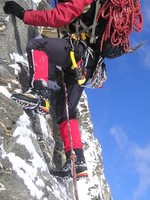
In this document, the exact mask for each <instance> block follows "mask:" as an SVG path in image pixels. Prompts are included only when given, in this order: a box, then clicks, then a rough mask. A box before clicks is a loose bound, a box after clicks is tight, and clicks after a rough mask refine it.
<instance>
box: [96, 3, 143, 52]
mask: <svg viewBox="0 0 150 200" xmlns="http://www.w3.org/2000/svg"><path fill="white" fill-rule="evenodd" d="M100 17H102V18H103V19H105V20H107V21H108V23H107V26H106V29H105V31H104V32H103V35H102V40H101V42H100V51H102V47H103V43H104V42H105V41H107V39H110V42H111V44H112V45H113V46H117V45H121V46H122V47H123V49H124V51H125V52H128V51H129V50H130V49H131V47H130V40H129V39H130V34H131V32H132V31H133V30H135V31H136V32H140V31H141V30H142V26H143V18H142V14H141V7H140V2H139V0H106V1H105V3H104V4H103V6H102V8H100V9H99V12H98V15H97V21H98V20H99V18H100Z"/></svg>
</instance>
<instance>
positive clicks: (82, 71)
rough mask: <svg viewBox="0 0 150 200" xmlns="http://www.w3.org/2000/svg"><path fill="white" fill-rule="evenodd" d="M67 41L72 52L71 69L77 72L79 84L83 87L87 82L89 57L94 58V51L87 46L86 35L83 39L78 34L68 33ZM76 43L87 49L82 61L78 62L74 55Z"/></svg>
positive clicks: (82, 35) (83, 35) (82, 36)
mask: <svg viewBox="0 0 150 200" xmlns="http://www.w3.org/2000/svg"><path fill="white" fill-rule="evenodd" d="M66 39H69V42H70V44H71V48H70V49H69V50H70V59H71V62H72V66H71V69H72V70H75V73H76V77H77V82H78V84H79V85H83V84H84V83H85V82H86V71H87V69H86V67H87V63H88V60H89V56H90V55H91V56H92V52H93V50H92V49H91V48H90V47H88V46H87V44H86V42H85V41H84V40H85V39H86V36H85V34H84V33H82V34H81V37H79V36H77V35H76V34H69V33H67V37H66ZM74 42H78V43H80V44H82V45H83V46H84V48H85V52H84V55H83V56H82V57H81V59H80V60H79V61H78V62H77V61H76V58H75V53H74V51H75V50H74Z"/></svg>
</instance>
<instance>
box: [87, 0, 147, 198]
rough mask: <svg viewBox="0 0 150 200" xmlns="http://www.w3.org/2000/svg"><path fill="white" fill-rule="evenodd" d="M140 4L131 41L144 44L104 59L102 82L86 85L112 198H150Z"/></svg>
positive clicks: (144, 3)
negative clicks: (138, 23) (97, 86)
mask: <svg viewBox="0 0 150 200" xmlns="http://www.w3.org/2000/svg"><path fill="white" fill-rule="evenodd" d="M141 4H142V12H143V16H144V27H143V30H142V32H141V33H136V32H134V33H133V34H132V36H131V44H132V46H136V45H137V44H139V43H140V42H141V41H144V40H147V42H146V44H145V45H144V46H142V47H141V48H140V49H139V50H138V51H137V52H135V53H134V54H128V55H124V56H122V57H119V58H117V59H114V60H106V64H107V73H108V80H107V81H106V83H105V84H104V87H103V88H102V89H95V90H90V89H86V93H87V95H88V100H89V108H90V112H91V118H92V121H93V124H94V133H95V136H96V137H97V138H98V140H99V141H100V143H101V145H102V150H103V151H102V155H103V162H104V170H105V176H106V179H107V181H108V182H109V185H110V187H111V190H112V195H113V198H114V200H141V199H142V200H149V199H150V91H149V87H150V4H149V3H148V1H141Z"/></svg>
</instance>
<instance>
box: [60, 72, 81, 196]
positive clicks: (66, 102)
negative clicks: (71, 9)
mask: <svg viewBox="0 0 150 200" xmlns="http://www.w3.org/2000/svg"><path fill="white" fill-rule="evenodd" d="M62 82H63V86H64V93H65V106H66V115H67V127H68V134H69V139H70V149H71V156H70V159H71V173H72V176H73V186H74V194H75V199H76V200H79V195H78V189H77V178H76V168H75V152H74V151H73V143H72V136H71V127H70V121H69V106H68V93H67V86H66V83H65V80H64V73H63V71H62Z"/></svg>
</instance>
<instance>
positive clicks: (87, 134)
mask: <svg viewBox="0 0 150 200" xmlns="http://www.w3.org/2000/svg"><path fill="white" fill-rule="evenodd" d="M5 2H6V1H2V0H1V2H0V44H1V51H0V199H1V200H11V199H16V200H17V199H19V200H60V199H61V200H71V199H72V200H73V199H75V197H74V189H73V182H72V180H67V181H58V180H57V179H56V178H54V177H53V176H51V174H50V172H49V170H50V169H51V168H53V167H55V166H56V167H61V166H62V165H63V164H64V162H65V160H64V154H63V145H62V142H61V139H60V136H59V133H58V127H57V124H56V123H55V116H54V115H53V112H51V115H47V116H40V115H35V114H33V113H31V112H25V111H23V109H22V108H21V107H20V106H19V105H17V104H16V103H15V102H13V101H12V100H11V98H10V96H11V94H12V93H13V92H15V91H20V89H24V88H25V86H22V85H21V80H22V79H23V77H24V75H28V74H27V71H21V68H20V65H18V64H17V62H18V60H19V62H22V63H23V64H24V63H26V52H25V48H26V44H27V42H28V40H29V39H31V38H33V37H35V34H36V29H35V28H34V27H29V26H27V25H24V24H23V23H22V22H21V21H20V20H18V19H16V18H15V17H14V16H13V17H11V16H7V15H5V14H4V13H3V10H2V8H3V6H4V3H5ZM17 2H20V4H21V5H23V6H24V8H28V6H29V3H30V2H31V1H17ZM27 3H28V4H27ZM30 6H31V5H30ZM22 73H24V75H22ZM20 77H22V79H21V80H20ZM78 119H79V122H80V129H81V134H82V140H83V144H84V153H85V157H86V161H87V165H88V171H89V178H88V179H81V180H79V181H78V183H77V185H78V193H79V199H80V200H82V199H86V200H111V199H112V197H111V192H110V188H109V186H108V183H107V181H106V180H105V175H104V169H103V163H102V156H101V146H100V144H99V142H98V141H97V139H96V138H94V135H93V125H92V122H91V120H90V113H89V109H88V101H87V97H86V94H83V96H82V98H81V100H80V103H79V105H78ZM89 141H90V142H89Z"/></svg>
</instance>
